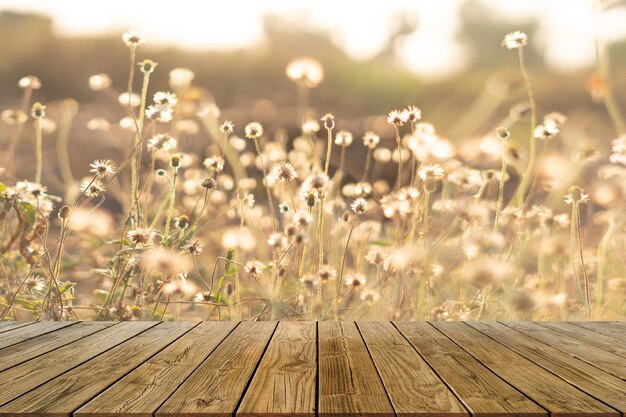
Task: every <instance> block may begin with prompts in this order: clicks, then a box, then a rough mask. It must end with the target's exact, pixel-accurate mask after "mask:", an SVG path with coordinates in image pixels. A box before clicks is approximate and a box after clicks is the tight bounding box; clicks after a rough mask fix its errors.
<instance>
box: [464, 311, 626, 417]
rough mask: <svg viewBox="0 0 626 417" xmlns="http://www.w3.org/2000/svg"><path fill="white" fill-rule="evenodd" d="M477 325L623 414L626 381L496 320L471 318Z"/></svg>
mask: <svg viewBox="0 0 626 417" xmlns="http://www.w3.org/2000/svg"><path fill="white" fill-rule="evenodd" d="M468 324H469V325H470V326H472V327H473V328H475V329H477V330H479V331H480V332H482V333H483V334H485V335H487V336H489V337H491V338H492V339H494V340H496V341H498V342H500V343H501V344H503V345H505V346H507V347H508V348H509V349H511V350H514V351H515V352H517V353H519V354H520V355H522V356H524V357H525V358H527V359H529V360H531V361H533V362H534V363H536V364H537V365H539V366H541V367H542V368H544V369H547V370H548V371H550V372H552V373H554V374H556V375H558V376H559V377H560V378H562V379H564V380H565V381H567V382H569V383H570V384H572V385H574V386H575V387H577V388H579V389H581V390H583V391H585V392H586V393H588V394H590V395H592V396H593V397H595V398H597V399H599V400H600V401H602V402H604V403H605V404H607V405H609V406H611V407H613V408H614V409H616V410H618V411H619V412H621V413H622V414H624V412H626V382H624V381H622V380H621V379H619V378H616V377H614V376H612V375H609V374H607V373H605V372H603V371H601V370H599V369H597V368H596V367H594V366H591V365H589V364H587V363H585V362H582V361H580V360H578V359H576V358H573V357H571V356H569V355H568V354H566V353H563V352H561V351H559V350H557V349H554V348H553V347H551V346H548V345H546V344H544V343H541V342H539V341H538V340H535V339H532V338H530V337H528V336H524V335H523V334H521V333H519V332H517V331H515V330H513V329H511V328H508V327H506V326H504V325H503V324H500V323H496V322H470V323H468Z"/></svg>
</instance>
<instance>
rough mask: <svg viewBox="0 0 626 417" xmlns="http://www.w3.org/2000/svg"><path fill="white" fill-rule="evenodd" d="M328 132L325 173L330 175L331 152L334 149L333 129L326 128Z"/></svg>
mask: <svg viewBox="0 0 626 417" xmlns="http://www.w3.org/2000/svg"><path fill="white" fill-rule="evenodd" d="M326 131H327V132H328V142H327V143H326V162H325V163H324V174H326V175H328V168H329V166H330V153H331V151H332V149H333V129H332V128H326Z"/></svg>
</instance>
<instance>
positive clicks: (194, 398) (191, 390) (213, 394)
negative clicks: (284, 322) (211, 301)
mask: <svg viewBox="0 0 626 417" xmlns="http://www.w3.org/2000/svg"><path fill="white" fill-rule="evenodd" d="M276 324H277V323H276V322H242V323H240V324H239V326H237V328H236V329H235V330H234V331H233V332H232V333H231V334H230V335H228V337H227V338H226V339H225V340H224V341H223V342H222V343H221V344H220V345H219V346H218V347H217V349H215V351H214V352H213V353H212V354H211V355H210V356H209V357H208V358H207V360H206V361H204V362H203V363H202V364H201V365H200V366H199V367H198V368H197V369H196V370H195V371H194V372H193V373H192V374H191V375H190V376H189V378H188V379H187V380H186V381H185V382H184V383H183V384H182V385H181V386H180V387H179V388H178V390H177V391H176V392H175V393H174V394H172V396H171V397H170V398H168V399H167V401H165V403H164V404H163V405H161V407H159V409H158V410H157V411H156V413H155V415H156V416H171V417H175V416H180V415H185V416H188V415H192V414H193V415H202V416H222V417H226V416H228V417H230V416H232V415H233V413H234V412H235V409H236V407H237V404H238V403H239V400H240V399H241V397H242V395H243V392H244V390H245V388H246V386H247V385H248V382H249V381H250V378H251V377H252V374H253V373H254V371H255V369H256V367H257V365H258V363H259V361H260V360H261V356H262V355H263V352H264V351H265V348H266V346H267V344H268V343H269V341H270V338H271V337H272V334H273V333H274V330H275V329H276Z"/></svg>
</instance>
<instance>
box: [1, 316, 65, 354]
mask: <svg viewBox="0 0 626 417" xmlns="http://www.w3.org/2000/svg"><path fill="white" fill-rule="evenodd" d="M76 323H77V322H71V321H57V322H54V321H52V322H50V321H40V322H39V323H33V325H32V326H26V327H21V328H19V329H15V330H13V331H12V332H8V333H0V352H2V349H4V348H6V347H9V346H13V345H17V344H18V343H22V342H24V341H26V340H29V339H32V338H34V337H37V336H41V335H44V334H46V333H50V332H53V331H55V330H58V329H62V328H64V327H68V326H72V325H74V324H76Z"/></svg>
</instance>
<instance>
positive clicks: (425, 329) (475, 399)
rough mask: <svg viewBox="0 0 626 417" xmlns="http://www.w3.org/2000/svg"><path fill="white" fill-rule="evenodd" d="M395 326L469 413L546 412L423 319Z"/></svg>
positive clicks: (522, 415) (532, 415) (531, 416)
mask: <svg viewBox="0 0 626 417" xmlns="http://www.w3.org/2000/svg"><path fill="white" fill-rule="evenodd" d="M394 324H395V326H396V327H397V328H398V329H399V330H400V331H401V332H402V334H403V335H404V336H405V337H406V338H407V339H408V340H409V342H410V343H411V344H412V345H413V347H414V348H415V349H417V351H418V352H419V353H420V354H421V355H422V357H423V358H424V359H425V360H426V362H428V363H429V364H430V366H431V367H432V368H433V369H434V370H435V371H436V372H437V374H439V376H441V378H442V379H443V380H444V381H445V382H446V384H447V385H448V386H449V387H450V389H452V391H453V392H454V393H455V394H456V395H457V397H459V399H460V400H461V401H462V402H463V404H464V405H465V406H466V407H467V408H468V410H469V411H470V412H471V413H472V416H475V417H480V416H485V417H486V416H489V417H513V416H514V417H540V416H547V414H548V413H547V412H546V411H545V410H544V409H542V408H541V407H539V406H538V405H537V404H535V403H534V402H533V401H532V400H530V399H528V398H527V397H526V396H525V395H524V394H522V393H520V392H519V391H517V390H516V389H515V388H513V387H512V386H510V385H509V384H507V383H506V382H505V381H503V380H502V379H501V378H500V377H499V376H497V375H496V374H494V373H493V372H492V371H491V370H489V369H488V368H486V367H485V366H484V365H483V364H482V363H480V362H479V361H477V360H476V359H475V358H474V357H473V356H472V355H470V354H469V353H467V352H466V351H464V350H463V349H461V348H460V347H459V346H458V345H457V344H456V343H454V342H453V341H451V340H450V339H448V338H447V337H446V336H445V335H444V334H443V333H441V332H440V331H438V330H437V329H435V328H434V327H433V326H431V325H430V324H428V323H426V322H397V323H394Z"/></svg>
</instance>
